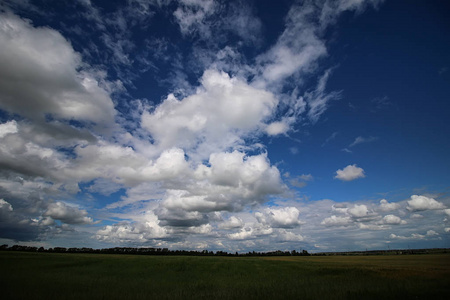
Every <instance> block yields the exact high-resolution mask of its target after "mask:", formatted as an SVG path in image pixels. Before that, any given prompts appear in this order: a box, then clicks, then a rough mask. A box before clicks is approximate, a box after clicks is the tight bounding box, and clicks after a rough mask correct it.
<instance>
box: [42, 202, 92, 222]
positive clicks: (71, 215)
mask: <svg viewBox="0 0 450 300" xmlns="http://www.w3.org/2000/svg"><path fill="white" fill-rule="evenodd" d="M87 214H88V213H87V211H86V210H80V209H78V208H76V207H72V206H68V205H67V204H65V203H64V202H55V203H51V204H50V205H49V206H48V208H47V210H46V211H45V212H44V214H43V216H46V217H51V218H52V219H55V220H60V221H61V222H64V223H67V224H92V223H94V221H93V220H92V218H91V217H88V216H87Z"/></svg>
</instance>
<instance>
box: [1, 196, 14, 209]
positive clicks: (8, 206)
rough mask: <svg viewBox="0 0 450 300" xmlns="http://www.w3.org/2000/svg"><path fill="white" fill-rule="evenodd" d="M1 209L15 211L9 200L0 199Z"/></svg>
mask: <svg viewBox="0 0 450 300" xmlns="http://www.w3.org/2000/svg"><path fill="white" fill-rule="evenodd" d="M0 210H1V211H13V207H12V205H11V204H9V203H8V202H7V201H5V200H3V199H0Z"/></svg>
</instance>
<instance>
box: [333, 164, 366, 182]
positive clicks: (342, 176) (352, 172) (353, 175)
mask: <svg viewBox="0 0 450 300" xmlns="http://www.w3.org/2000/svg"><path fill="white" fill-rule="evenodd" d="M364 177H366V175H365V174H364V170H363V169H362V168H359V167H357V166H356V164H355V165H348V166H346V167H345V168H344V169H339V170H337V171H336V176H334V178H336V179H339V180H342V181H352V180H355V179H358V178H364Z"/></svg>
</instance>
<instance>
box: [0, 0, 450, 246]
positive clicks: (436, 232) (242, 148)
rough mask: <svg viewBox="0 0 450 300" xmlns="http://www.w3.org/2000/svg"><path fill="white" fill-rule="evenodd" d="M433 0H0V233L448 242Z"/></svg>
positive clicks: (441, 55) (449, 29)
mask: <svg viewBox="0 0 450 300" xmlns="http://www.w3.org/2000/svg"><path fill="white" fill-rule="evenodd" d="M449 6H450V4H449V3H447V2H446V1H437V0H430V1H407V2H405V1H396V0H392V1H390V0H386V1H383V0H305V1H293V0H279V1H269V0H251V1H244V0H236V1H235V0H233V1H219V0H126V1H125V0H124V1H102V0H73V1H69V0H65V1H56V0H36V1H34V0H0V243H2V244H9V245H14V244H21V245H32V246H43V247H48V248H49V247H56V246H60V247H92V248H109V247H157V248H169V249H173V250H177V249H186V250H204V249H207V250H210V251H229V252H235V251H238V252H248V251H274V250H283V251H285V250H294V249H295V250H302V249H304V250H307V251H310V252H328V251H352V250H355V251H356V250H376V249H381V250H383V249H408V248H411V249H412V248H437V247H450V185H449V183H450V172H449V170H450V155H449V153H450V122H449V121H448V117H449V115H450V102H449V101H450V97H449V96H450V19H449V18H448V16H447V12H448V11H449V9H450V7H449Z"/></svg>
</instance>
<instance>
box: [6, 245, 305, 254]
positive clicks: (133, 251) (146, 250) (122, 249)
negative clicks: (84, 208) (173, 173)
mask: <svg viewBox="0 0 450 300" xmlns="http://www.w3.org/2000/svg"><path fill="white" fill-rule="evenodd" d="M0 251H21V252H47V253H94V254H137V255H183V256H307V255H310V254H309V253H308V251H306V250H300V251H296V250H292V251H281V250H277V251H271V252H255V251H250V252H247V253H238V252H234V253H229V252H226V251H216V252H214V251H208V250H201V251H195V250H170V249H168V248H149V247H142V248H134V247H114V248H104V249H93V248H86V247H83V248H76V247H72V248H65V247H54V248H48V249H46V248H44V247H34V246H22V245H13V246H11V247H9V246H8V245H6V244H5V245H1V246H0Z"/></svg>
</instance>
